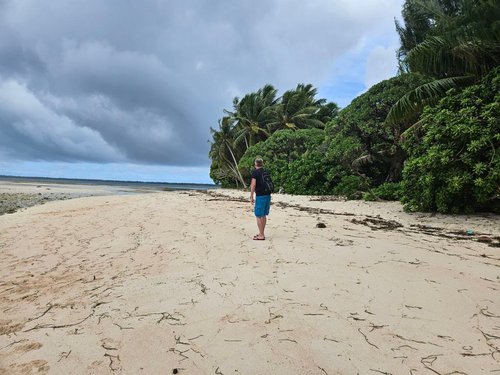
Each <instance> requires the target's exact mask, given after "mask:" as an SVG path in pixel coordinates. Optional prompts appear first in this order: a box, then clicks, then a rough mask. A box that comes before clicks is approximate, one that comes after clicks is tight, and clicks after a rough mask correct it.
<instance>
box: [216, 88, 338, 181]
mask: <svg viewBox="0 0 500 375" xmlns="http://www.w3.org/2000/svg"><path fill="white" fill-rule="evenodd" d="M316 94H317V90H316V89H315V88H314V87H313V86H312V85H304V84H299V85H297V87H296V89H294V90H289V91H286V92H285V93H284V94H283V96H282V97H279V98H277V97H276V95H277V90H276V89H275V88H274V87H273V86H272V85H265V86H264V87H262V88H261V89H259V90H257V91H256V92H252V93H248V94H246V95H245V96H244V97H243V98H242V99H241V100H240V99H239V98H234V100H233V109H232V110H231V111H229V110H224V112H225V114H226V116H224V117H223V118H222V119H220V120H219V128H218V129H211V130H212V141H211V147H210V153H209V156H210V159H211V160H212V164H211V166H210V177H211V178H212V180H214V182H216V183H220V184H221V185H222V186H223V187H238V186H243V187H246V182H245V181H244V179H243V177H242V176H241V174H240V172H239V170H238V168H237V165H238V162H239V160H240V159H241V157H242V156H243V154H244V153H245V152H246V151H247V149H249V148H251V147H253V146H254V145H257V144H259V143H262V142H264V141H265V140H266V139H268V138H269V137H270V136H271V134H273V133H274V132H276V131H279V130H282V129H292V130H297V129H309V128H324V126H325V123H326V122H328V121H331V120H332V119H333V118H335V117H336V116H337V114H338V106H337V104H335V103H327V102H326V100H325V99H316ZM310 157H311V158H312V159H311V160H310V161H309V162H308V163H312V164H315V163H318V160H319V158H318V157H317V156H314V157H313V156H310ZM315 158H316V159H315ZM298 167H302V165H299V166H298ZM296 186H297V189H298V190H300V189H302V188H299V184H298V183H297V184H296Z"/></svg>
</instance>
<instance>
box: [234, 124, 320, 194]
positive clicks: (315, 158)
mask: <svg viewBox="0 0 500 375" xmlns="http://www.w3.org/2000/svg"><path fill="white" fill-rule="evenodd" d="M323 140H324V131H323V130H321V129H301V130H297V131H292V130H280V131H277V132H275V133H274V134H273V135H272V136H271V137H269V138H268V139H267V140H266V141H264V142H261V143H259V144H257V145H255V146H252V147H250V148H249V149H248V150H247V151H246V152H245V155H243V157H242V158H241V160H240V162H239V169H240V171H241V173H242V175H243V176H244V178H245V179H246V180H247V181H249V180H250V174H251V169H252V168H253V163H254V160H255V158H256V157H261V158H263V159H264V163H265V168H266V169H268V170H269V172H270V173H271V175H272V177H273V182H274V185H275V186H276V188H277V189H280V188H283V189H284V190H285V192H287V193H293V194H326V193H327V192H328V189H327V185H326V179H325V176H326V169H325V165H324V163H323V155H322V153H321V152H320V146H321V144H322V142H323Z"/></svg>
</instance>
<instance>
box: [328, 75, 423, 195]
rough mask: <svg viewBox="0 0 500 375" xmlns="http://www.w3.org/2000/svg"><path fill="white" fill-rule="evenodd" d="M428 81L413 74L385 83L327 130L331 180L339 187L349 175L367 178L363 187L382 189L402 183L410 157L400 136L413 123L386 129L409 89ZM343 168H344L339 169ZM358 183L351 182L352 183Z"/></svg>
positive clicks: (344, 111)
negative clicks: (387, 121) (402, 174)
mask: <svg viewBox="0 0 500 375" xmlns="http://www.w3.org/2000/svg"><path fill="white" fill-rule="evenodd" d="M427 81H428V79H426V78H424V77H422V76H420V75H413V74H402V75H400V76H397V77H394V78H391V79H388V80H385V81H382V82H380V83H378V84H376V85H374V86H373V87H372V88H370V89H369V90H368V91H367V92H366V93H364V94H362V95H360V96H358V97H357V98H355V99H354V100H353V101H352V103H351V104H349V105H348V106H347V107H346V108H344V109H343V110H342V111H340V113H339V115H338V117H337V118H335V119H334V120H333V121H332V122H330V123H328V124H327V126H326V129H325V131H326V142H325V147H326V149H327V152H326V154H325V161H326V163H327V164H328V165H330V166H331V169H330V171H329V175H328V180H329V182H330V183H331V184H332V185H336V184H338V183H339V182H340V180H341V179H342V178H343V177H344V176H345V175H352V176H363V177H365V178H364V179H363V178H360V179H358V180H359V181H360V183H361V184H362V185H361V186H359V187H358V189H357V190H363V189H365V186H364V185H366V183H367V182H368V184H369V186H378V185H380V184H382V183H384V182H396V181H399V180H400V179H401V171H402V169H403V162H404V160H405V157H406V154H405V152H404V150H403V149H402V147H401V145H400V135H401V133H402V132H403V131H405V130H406V129H407V128H408V127H409V125H410V124H411V122H403V123H399V124H396V125H394V126H391V127H389V126H386V125H385V124H384V121H385V118H386V116H387V114H388V113H389V110H390V108H391V107H392V105H393V104H394V103H396V102H397V100H398V99H399V98H400V97H401V96H402V95H403V94H404V93H405V92H406V91H407V90H409V89H412V88H415V87H417V86H419V85H421V84H423V83H425V82H427ZM339 166H340V167H341V168H339ZM352 181H354V179H351V182H352Z"/></svg>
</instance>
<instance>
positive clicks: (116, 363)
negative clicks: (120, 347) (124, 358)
mask: <svg viewBox="0 0 500 375" xmlns="http://www.w3.org/2000/svg"><path fill="white" fill-rule="evenodd" d="M104 356H105V357H108V358H109V368H110V369H111V371H113V372H115V371H121V369H122V366H121V359H120V356H119V355H113V354H109V353H104Z"/></svg>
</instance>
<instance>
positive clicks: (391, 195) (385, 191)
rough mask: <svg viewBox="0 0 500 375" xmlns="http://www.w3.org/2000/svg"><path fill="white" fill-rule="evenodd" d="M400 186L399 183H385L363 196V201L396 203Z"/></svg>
mask: <svg viewBox="0 0 500 375" xmlns="http://www.w3.org/2000/svg"><path fill="white" fill-rule="evenodd" d="M401 194H402V191H401V184H400V183H399V182H386V183H385V184H382V185H380V186H377V187H376V188H373V189H371V190H370V191H368V192H366V193H364V194H363V200H365V201H377V200H384V201H397V200H399V199H400V198H401Z"/></svg>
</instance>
